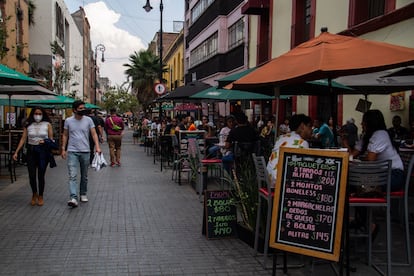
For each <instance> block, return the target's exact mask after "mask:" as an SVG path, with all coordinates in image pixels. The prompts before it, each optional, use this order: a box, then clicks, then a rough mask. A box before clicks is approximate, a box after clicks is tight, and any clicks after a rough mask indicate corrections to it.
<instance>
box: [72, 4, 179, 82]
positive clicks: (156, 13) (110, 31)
mask: <svg viewBox="0 0 414 276" xmlns="http://www.w3.org/2000/svg"><path fill="white" fill-rule="evenodd" d="M65 3H66V6H67V7H68V9H69V12H71V13H73V12H75V11H77V10H78V9H79V7H83V8H84V10H85V13H86V17H87V18H88V21H89V24H90V26H91V41H92V47H93V50H95V47H96V45H98V44H103V45H104V46H105V52H104V55H105V62H104V63H102V62H101V60H100V59H101V52H100V51H98V61H97V62H98V66H99V68H100V75H101V77H108V78H109V79H110V81H111V85H121V84H122V83H123V82H124V81H125V80H126V76H125V75H124V71H125V69H126V67H124V66H123V64H125V63H128V57H129V55H131V54H133V53H134V51H140V50H143V49H146V48H147V47H148V44H149V43H150V42H151V41H152V39H153V38H154V36H155V34H156V32H158V31H159V29H160V9H159V7H160V0H151V1H150V3H151V6H152V7H153V9H152V11H151V12H149V13H147V12H146V11H145V10H144V9H143V8H142V7H143V6H144V5H145V3H146V0H101V1H97V0H89V1H88V0H65ZM163 5H164V10H163V31H164V32H173V31H174V28H173V25H174V24H173V23H174V21H183V20H184V0H163Z"/></svg>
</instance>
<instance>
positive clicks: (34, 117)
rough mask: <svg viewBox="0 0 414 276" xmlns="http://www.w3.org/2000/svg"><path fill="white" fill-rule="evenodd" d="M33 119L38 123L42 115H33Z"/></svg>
mask: <svg viewBox="0 0 414 276" xmlns="http://www.w3.org/2000/svg"><path fill="white" fill-rule="evenodd" d="M33 119H34V120H35V121H36V123H38V122H40V121H42V119H43V116H42V115H34V116H33Z"/></svg>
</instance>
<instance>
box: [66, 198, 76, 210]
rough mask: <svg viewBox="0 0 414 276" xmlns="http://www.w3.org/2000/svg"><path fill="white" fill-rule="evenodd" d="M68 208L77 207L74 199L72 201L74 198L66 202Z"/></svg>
mask: <svg viewBox="0 0 414 276" xmlns="http://www.w3.org/2000/svg"><path fill="white" fill-rule="evenodd" d="M68 206H70V207H72V208H75V207H78V201H77V200H76V199H74V198H71V199H70V200H69V201H68Z"/></svg>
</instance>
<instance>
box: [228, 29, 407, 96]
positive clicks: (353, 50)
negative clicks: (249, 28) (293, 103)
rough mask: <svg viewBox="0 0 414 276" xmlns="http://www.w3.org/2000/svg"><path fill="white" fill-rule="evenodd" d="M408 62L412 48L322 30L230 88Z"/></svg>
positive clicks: (355, 72) (319, 76) (370, 69)
mask: <svg viewBox="0 0 414 276" xmlns="http://www.w3.org/2000/svg"><path fill="white" fill-rule="evenodd" d="M411 64H414V48H408V47H403V46H398V45H393V44H389V43H384V42H377V41H372V40H365V39H361V38H357V37H349V36H343V35H336V34H331V33H329V32H327V31H324V32H322V33H321V34H320V35H319V36H317V37H315V38H314V39H311V40H309V41H307V42H304V43H302V44H300V45H298V46H297V47H295V48H293V49H292V50H290V51H288V52H286V53H285V54H282V55H281V56H279V57H277V58H275V59H273V60H271V61H269V62H268V63H266V64H264V65H262V66H260V67H259V68H257V69H256V70H254V71H253V72H251V73H249V74H247V75H246V76H244V77H242V78H240V79H239V80H237V81H235V82H234V83H233V89H240V88H247V87H249V86H253V85H254V86H258V85H259V86H260V85H277V86H281V85H286V84H292V83H297V82H304V81H309V80H316V79H323V78H331V79H332V78H336V77H340V76H346V75H355V74H363V73H370V72H376V71H380V70H386V69H390V68H395V67H400V66H406V65H411Z"/></svg>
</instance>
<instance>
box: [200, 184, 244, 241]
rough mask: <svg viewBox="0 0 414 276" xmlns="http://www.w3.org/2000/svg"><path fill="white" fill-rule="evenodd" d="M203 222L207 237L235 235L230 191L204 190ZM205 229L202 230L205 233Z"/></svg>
mask: <svg viewBox="0 0 414 276" xmlns="http://www.w3.org/2000/svg"><path fill="white" fill-rule="evenodd" d="M204 218H205V221H204V223H203V225H204V227H205V231H207V235H206V236H207V238H209V239H213V238H223V237H233V236H235V235H236V225H237V215H236V206H235V205H234V203H233V202H232V200H231V194H230V191H227V190H223V191H205V193H204ZM205 231H203V232H204V233H205Z"/></svg>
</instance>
